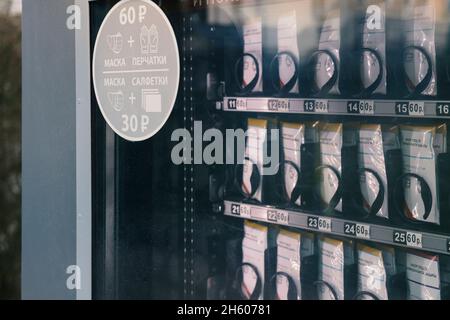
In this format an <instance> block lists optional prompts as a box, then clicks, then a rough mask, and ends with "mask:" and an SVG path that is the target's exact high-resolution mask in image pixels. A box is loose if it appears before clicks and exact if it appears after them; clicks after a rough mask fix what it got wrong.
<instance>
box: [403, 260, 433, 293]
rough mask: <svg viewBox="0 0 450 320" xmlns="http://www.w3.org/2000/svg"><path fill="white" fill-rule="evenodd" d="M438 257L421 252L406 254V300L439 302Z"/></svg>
mask: <svg viewBox="0 0 450 320" xmlns="http://www.w3.org/2000/svg"><path fill="white" fill-rule="evenodd" d="M439 269H440V268H439V256H437V255H430V254H426V253H422V252H416V253H412V252H411V253H407V255H406V277H407V285H408V292H407V298H408V300H441V281H440V274H439Z"/></svg>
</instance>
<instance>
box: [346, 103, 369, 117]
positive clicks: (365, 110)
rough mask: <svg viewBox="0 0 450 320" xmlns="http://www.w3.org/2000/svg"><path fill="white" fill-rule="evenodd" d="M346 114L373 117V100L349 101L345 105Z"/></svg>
mask: <svg viewBox="0 0 450 320" xmlns="http://www.w3.org/2000/svg"><path fill="white" fill-rule="evenodd" d="M347 113H349V114H366V115H374V114H375V102H374V101H373V100H360V101H349V102H348V103H347Z"/></svg>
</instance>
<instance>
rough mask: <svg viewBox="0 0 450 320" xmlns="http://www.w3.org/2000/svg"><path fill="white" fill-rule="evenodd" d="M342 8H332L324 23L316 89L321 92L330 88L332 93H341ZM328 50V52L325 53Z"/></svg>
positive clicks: (317, 61) (329, 91)
mask: <svg viewBox="0 0 450 320" xmlns="http://www.w3.org/2000/svg"><path fill="white" fill-rule="evenodd" d="M340 14H341V13H340V9H339V8H336V9H332V10H330V11H329V12H328V14H327V16H326V18H325V21H324V23H323V26H322V29H321V34H320V41H319V52H318V53H317V56H316V63H317V64H316V68H315V76H314V83H315V87H316V88H315V91H317V92H321V91H323V90H324V88H326V87H329V86H331V88H328V89H329V90H328V89H327V90H325V91H327V92H325V93H330V94H340V91H339V64H340V48H341V30H340V28H341V17H340ZM325 52H326V53H325Z"/></svg>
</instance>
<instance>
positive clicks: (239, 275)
mask: <svg viewBox="0 0 450 320" xmlns="http://www.w3.org/2000/svg"><path fill="white" fill-rule="evenodd" d="M244 267H248V268H250V269H251V270H252V271H253V272H254V273H255V275H256V285H255V289H254V290H253V292H247V293H248V295H249V297H247V296H245V295H244V293H243V292H242V284H243V283H244ZM235 284H236V289H237V291H238V292H239V295H240V296H241V298H242V300H249V301H255V300H258V299H259V296H260V295H261V292H262V282H261V276H260V275H259V272H258V269H256V267H255V266H254V265H252V264H250V263H243V264H242V265H241V266H240V267H238V268H237V270H236V275H235ZM246 290H248V289H247V288H246Z"/></svg>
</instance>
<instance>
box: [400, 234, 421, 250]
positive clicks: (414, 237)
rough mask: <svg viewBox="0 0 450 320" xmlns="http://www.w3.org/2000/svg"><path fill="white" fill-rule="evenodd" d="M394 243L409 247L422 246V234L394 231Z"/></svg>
mask: <svg viewBox="0 0 450 320" xmlns="http://www.w3.org/2000/svg"><path fill="white" fill-rule="evenodd" d="M393 240H394V243H396V244H401V245H404V246H407V247H411V248H419V249H421V248H422V234H421V233H416V232H406V231H394V239H393Z"/></svg>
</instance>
